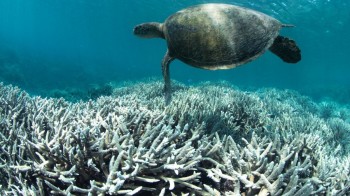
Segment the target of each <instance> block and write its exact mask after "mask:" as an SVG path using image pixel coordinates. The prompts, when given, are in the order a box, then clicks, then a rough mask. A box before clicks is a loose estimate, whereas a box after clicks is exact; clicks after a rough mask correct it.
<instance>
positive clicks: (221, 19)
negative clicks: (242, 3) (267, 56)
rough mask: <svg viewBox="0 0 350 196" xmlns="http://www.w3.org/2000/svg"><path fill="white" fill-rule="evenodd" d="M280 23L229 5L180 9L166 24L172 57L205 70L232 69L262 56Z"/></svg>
mask: <svg viewBox="0 0 350 196" xmlns="http://www.w3.org/2000/svg"><path fill="white" fill-rule="evenodd" d="M280 28H281V23H280V22H279V21H278V20H276V19H274V18H272V17H270V16H267V15H265V14H263V13H260V12H257V11H254V10H250V9H247V8H242V7H239V6H234V5H227V4H202V5H198V6H193V7H190V8H187V9H184V10H181V11H179V12H177V13H175V14H174V15H172V16H170V17H169V18H168V19H167V20H166V21H165V23H164V29H163V30H164V34H165V39H166V40H167V44H168V48H169V52H170V54H171V55H172V56H173V57H175V58H178V59H180V60H182V61H183V62H185V63H187V64H190V65H193V66H195V67H199V68H203V69H213V70H215V69H229V68H233V67H236V66H238V65H241V64H244V63H247V62H249V61H251V60H254V59H255V58H257V57H258V56H260V55H261V54H262V53H263V52H264V51H265V50H266V49H268V48H269V47H270V46H271V45H272V43H273V40H274V39H275V38H276V37H277V36H278V33H279V30H280Z"/></svg>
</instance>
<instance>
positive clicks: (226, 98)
mask: <svg viewBox="0 0 350 196" xmlns="http://www.w3.org/2000/svg"><path fill="white" fill-rule="evenodd" d="M173 91H174V92H173V101H172V103H171V104H170V105H169V106H165V105H164V100H163V95H162V83H161V82H157V81H148V82H143V83H142V82H140V83H137V84H125V87H119V88H116V89H114V92H113V95H111V96H105V97H100V98H98V99H97V100H94V101H92V100H90V101H87V102H78V103H71V102H67V101H65V100H64V99H53V98H51V99H47V98H40V97H31V96H29V95H28V94H27V93H25V92H24V91H22V90H20V89H18V88H16V87H12V86H5V85H3V84H0V175H1V178H0V193H1V194H2V195H49V194H50V195H119V194H123V195H181V194H187V195H346V194H348V192H349V191H350V177H349V176H350V169H349V168H350V156H349V152H350V150H349V145H348V142H346V141H349V138H348V135H349V132H350V129H349V127H350V125H349V119H348V118H347V117H346V116H345V115H343V116H344V117H343V118H339V117H336V116H329V117H328V118H327V119H325V118H323V117H322V115H323V113H322V109H321V108H322V105H320V104H316V103H314V102H312V101H311V100H309V99H308V98H307V97H303V96H301V95H299V94H298V93H296V92H293V91H278V90H275V89H263V90H261V91H258V92H244V91H241V90H239V89H238V88H236V87H234V86H231V85H230V84H228V83H225V82H221V83H216V84H213V83H203V84H201V85H199V86H194V87H186V86H184V85H182V84H179V83H174V88H173ZM339 111H340V110H339Z"/></svg>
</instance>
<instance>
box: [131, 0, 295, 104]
mask: <svg viewBox="0 0 350 196" xmlns="http://www.w3.org/2000/svg"><path fill="white" fill-rule="evenodd" d="M292 26H293V25H287V24H282V23H281V22H280V21H278V20H276V19H275V18H272V17H270V16H268V15H266V14H263V13H261V12H258V11H255V10H251V9H248V8H244V7H240V6H235V5H229V4H217V3H209V4H200V5H196V6H192V7H189V8H186V9H183V10H180V11H178V12H176V13H175V14H173V15H171V16H170V17H168V18H167V19H166V20H165V22H164V23H157V22H149V23H143V24H139V25H137V26H135V28H134V34H135V35H137V36H139V37H143V38H155V37H158V38H163V39H165V40H166V41H167V45H168V50H167V52H166V54H165V56H164V58H163V60H162V72H163V77H164V82H165V85H164V91H165V102H166V104H168V103H169V102H170V100H171V92H170V91H171V87H170V75H169V64H170V62H171V61H172V60H174V59H179V60H181V61H182V62H184V63H186V64H189V65H192V66H194V67H198V68H202V69H209V70H217V69H230V68H234V67H237V66H238V65H242V64H245V63H248V62H250V61H252V60H254V59H256V58H257V57H259V56H260V55H262V54H263V53H264V52H265V51H266V50H267V49H270V51H271V52H273V53H274V54H276V55H277V56H279V57H280V58H281V59H282V60H283V61H285V62H287V63H297V62H298V61H299V60H300V59H301V55H300V49H299V48H298V46H297V45H296V43H295V42H294V41H293V40H291V39H288V38H286V37H282V36H280V35H279V30H280V29H281V27H292Z"/></svg>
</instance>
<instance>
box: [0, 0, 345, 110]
mask: <svg viewBox="0 0 350 196" xmlns="http://www.w3.org/2000/svg"><path fill="white" fill-rule="evenodd" d="M209 2H211V3H213V2H220V3H230V4H236V5H241V6H245V7H248V8H252V9H256V10H258V11H261V12H263V13H266V14H268V15H271V16H273V17H275V18H277V19H279V20H280V21H282V22H283V23H288V24H294V25H295V26H296V27H295V28H287V29H283V30H282V32H281V34H282V35H284V36H287V37H290V38H292V39H294V40H295V41H296V42H297V44H298V45H299V47H300V49H301V51H302V60H301V62H299V63H298V64H286V63H284V62H282V61H281V60H280V59H279V58H278V57H276V56H275V55H273V54H272V53H271V52H266V54H264V55H263V56H261V57H260V58H258V59H257V60H255V61H253V62H251V63H249V64H247V65H244V66H240V67H238V68H235V69H231V70H221V71H208V70H202V69H196V68H193V67H190V66H188V65H186V64H184V63H182V62H180V61H178V60H176V61H175V62H173V63H172V64H171V66H170V73H171V78H172V79H174V80H178V81H180V82H183V83H185V84H191V85H192V84H197V83H199V82H203V81H220V80H226V81H229V82H231V83H232V84H234V85H237V86H240V87H253V88H261V87H273V88H279V89H293V90H297V91H299V92H301V93H302V94H306V95H309V96H311V97H313V98H315V99H317V100H318V99H324V98H331V99H333V100H334V101H338V102H341V103H347V100H348V99H349V97H350V88H349V87H350V77H349V70H350V67H349V60H348V59H349V57H348V55H349V51H350V49H349V43H350V38H349V35H350V24H349V23H350V12H349V9H350V5H349V4H350V3H349V1H347V0H283V1H277V0H274V1H266V0H236V1H229V0H226V1H225V0H222V1H203V0H191V1H189V0H164V1H155V0H147V1H146V0H137V1H136V0H118V1H116V0H100V1H93V0H76V1H68V0H49V1H40V0H31V1H26V0H2V1H0V81H1V82H4V83H5V84H13V85H17V86H19V87H20V88H22V89H24V90H26V91H27V92H30V93H32V94H38V95H43V96H45V95H50V93H48V92H49V91H52V90H55V89H56V90H57V89H58V90H62V89H80V90H81V89H83V90H85V89H90V88H91V87H92V86H94V85H103V84H106V83H110V82H121V81H130V80H131V81H133V80H140V79H144V78H149V77H158V78H159V79H161V68H160V62H161V59H162V57H163V56H164V53H165V51H166V43H165V41H164V40H162V39H140V38H138V37H136V36H134V35H133V32H132V30H133V27H134V26H135V25H137V24H139V23H143V22H150V21H157V22H162V21H164V20H165V19H166V18H167V17H168V16H170V15H171V14H173V13H174V12H176V11H178V10H180V9H183V8H185V7H188V6H191V5H195V4H200V3H209Z"/></svg>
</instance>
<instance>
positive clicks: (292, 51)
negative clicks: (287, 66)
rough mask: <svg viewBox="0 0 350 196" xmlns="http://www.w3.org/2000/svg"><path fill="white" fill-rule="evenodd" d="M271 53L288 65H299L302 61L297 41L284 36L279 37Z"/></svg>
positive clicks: (271, 48)
mask: <svg viewBox="0 0 350 196" xmlns="http://www.w3.org/2000/svg"><path fill="white" fill-rule="evenodd" d="M270 51H271V52H272V53H274V54H275V55H277V56H279V57H280V58H281V59H282V60H283V61H284V62H287V63H297V62H299V61H300V60H301V54H300V49H299V47H298V46H297V44H296V43H295V41H294V40H291V39H289V38H286V37H283V36H277V38H276V39H275V41H274V42H273V44H272V46H271V47H270Z"/></svg>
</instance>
